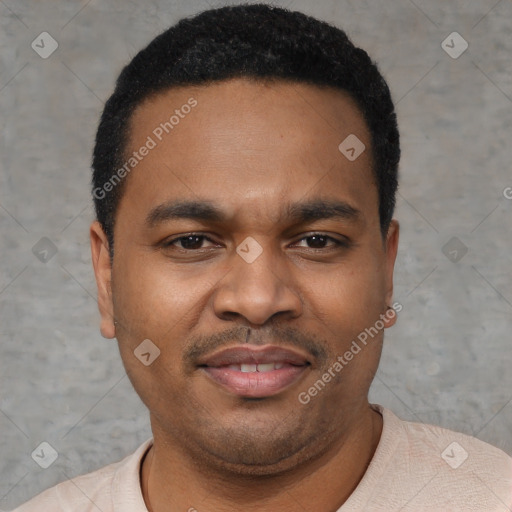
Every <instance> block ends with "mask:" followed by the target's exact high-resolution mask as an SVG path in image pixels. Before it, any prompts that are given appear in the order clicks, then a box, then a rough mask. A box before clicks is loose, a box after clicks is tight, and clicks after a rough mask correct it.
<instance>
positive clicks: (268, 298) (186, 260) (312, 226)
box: [91, 79, 398, 474]
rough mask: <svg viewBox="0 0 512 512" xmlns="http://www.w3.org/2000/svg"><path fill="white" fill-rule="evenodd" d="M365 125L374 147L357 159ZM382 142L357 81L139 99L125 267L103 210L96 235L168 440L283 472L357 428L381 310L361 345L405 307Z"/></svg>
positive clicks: (139, 386)
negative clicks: (377, 177) (378, 169)
mask: <svg viewBox="0 0 512 512" xmlns="http://www.w3.org/2000/svg"><path fill="white" fill-rule="evenodd" d="M185 105H189V107H190V108H189V107H185ZM173 114H174V115H175V118H174V119H171V116H172V115H173ZM178 118H179V120H178V121H177V119H178ZM170 119H171V121H170V122H169V120H170ZM165 122H168V124H167V125H165V124H164V123H165ZM163 127H165V128H166V129H164V128H163ZM350 134H354V135H356V136H357V138H358V139H359V140H360V141H362V143H363V144H364V145H365V147H366V149H365V150H364V151H363V152H362V153H361V154H360V155H359V156H358V157H357V158H356V159H355V160H353V159H352V161H351V160H349V159H348V158H347V157H346V156H345V155H344V154H343V153H342V152H341V151H340V150H339V149H338V146H339V145H340V143H341V142H342V141H343V140H344V139H345V138H346V137H347V136H349V135H350ZM150 139H151V141H150ZM143 146H146V147H150V149H149V150H148V151H144V150H140V148H141V147H143ZM370 147H371V145H370V135H369V132H368V129H367V127H366V124H365V122H364V120H363V118H362V116H361V114H360V113H359V111H358V109H357V107H356V106H355V104H354V102H353V101H352V100H351V99H350V98H349V97H348V96H347V95H345V94H344V93H342V92H340V91H337V90H331V89H327V88H319V87H315V86H310V85H305V84H290V83H285V82H277V83H273V84H270V83H266V84H265V83H261V82H254V81H249V80H245V79H235V80H230V81H225V82H221V83H217V84H214V85H209V86H203V87H185V88H179V89H172V90H169V91H167V92H165V93H162V94H159V95H157V96H155V97H153V98H151V99H150V100H147V101H145V102H144V103H143V104H141V105H140V106H139V107H138V109H137V110H136V112H135V113H134V115H133V117H132V121H131V138H130V141H129V147H128V150H127V158H128V157H130V155H132V153H133V152H134V151H137V152H138V156H139V157H140V160H137V164H136V165H135V166H134V167H133V170H131V171H130V174H129V176H128V178H127V183H126V187H125V190H124V195H123V198H122V200H121V202H120V205H119V208H118V211H117V214H116V224H115V231H114V240H115V255H114V259H113V265H112V268H111V267H110V262H109V257H108V245H107V241H106V237H105V235H104V233H103V232H102V230H101V228H100V227H99V225H98V224H97V223H94V224H93V225H92V226H91V240H92V253H93V262H94V266H95V272H96V278H97V282H98V289H99V305H100V311H101V315H102V324H101V329H102V333H103V335H104V336H105V337H114V336H115V337H117V339H118V342H119V348H120V353H121V357H122V359H123V362H124V365H125V368H126V370H127V373H128V375H129V377H130V379H131V381H132V383H133V386H134V388H135V390H136V391H137V393H138V394H139V395H140V397H141V399H142V400H143V401H144V403H145V404H146V406H147V407H148V409H149V411H150V415H151V423H152V428H153V434H154V438H155V445H156V443H157V442H162V443H165V444H166V445H167V446H172V447H173V450H174V451H175V453H176V454H177V455H176V456H180V454H181V456H183V457H191V458H197V460H201V461H202V463H203V464H210V465H212V466H215V467H218V468H224V469H227V470H229V471H236V472H238V473H243V472H245V473H252V474H255V473H258V474H271V473H275V472H277V471H283V470H286V469H289V468H291V467H294V466H296V465H298V464H300V463H302V462H304V461H306V460H311V459H313V458H315V457H318V456H320V455H321V454H323V453H325V452H326V451H328V450H329V449H330V448H332V447H333V446H334V445H335V444H336V443H339V442H341V440H342V439H343V438H344V436H346V435H347V433H348V432H350V431H351V429H354V428H355V426H356V425H357V423H358V421H359V418H360V417H361V415H362V414H364V411H366V410H367V409H368V402H367V394H368V389H369V387H370V383H371V381H372V378H373V376H374V373H375V371H376V369H377V365H378V361H379V357H380V351H381V344H382V338H383V329H382V323H381V325H380V329H379V332H378V334H377V335H375V336H374V337H373V338H368V341H367V343H366V345H363V344H362V343H358V344H359V346H360V349H361V350H360V351H359V352H357V353H354V352H356V350H355V349H354V350H352V354H353V357H352V358H350V359H351V360H347V359H348V358H347V357H344V354H345V353H347V351H350V348H351V346H352V347H353V344H352V342H353V340H357V337H358V335H360V333H361V332H363V331H364V330H365V329H368V328H370V327H372V326H375V325H376V323H377V324H379V322H378V321H379V319H382V318H383V316H382V315H383V314H384V313H385V312H386V307H387V306H388V305H390V304H391V301H392V277H393V265H394V261H395V256H396V249H397V243H398V225H397V223H396V221H393V222H392V224H391V226H390V229H389V232H388V234H387V238H385V239H383V238H382V235H381V231H380V224H379V214H378V195H377V188H376V185H375V182H374V179H373V175H372V170H371V167H372V160H371V152H370ZM142 153H145V156H142ZM349 155H350V153H349ZM114 320H115V321H116V324H115V325H114ZM393 322H394V320H393V319H387V317H386V318H385V319H384V326H385V327H388V326H390V325H392V324H393ZM144 340H150V342H148V341H146V342H145V344H144V345H141V343H142V342H143V341H144ZM138 347H139V348H138ZM158 351H159V352H158ZM141 353H142V354H144V355H142V356H141ZM137 354H138V356H139V357H137ZM340 356H341V357H342V358H343V361H344V364H342V363H341V362H340V359H339V357H340ZM336 362H338V364H339V365H342V368H341V369H340V367H339V366H337V365H336ZM326 374H328V375H330V378H329V377H325V375H326ZM322 379H323V380H322ZM319 380H320V381H322V382H323V384H324V385H323V386H322V385H321V384H319ZM315 390H316V392H315ZM319 433H321V434H322V435H319Z"/></svg>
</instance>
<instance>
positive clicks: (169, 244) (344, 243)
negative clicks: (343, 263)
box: [162, 232, 351, 252]
mask: <svg viewBox="0 0 512 512" xmlns="http://www.w3.org/2000/svg"><path fill="white" fill-rule="evenodd" d="M315 236H318V237H322V238H325V239H328V240H330V241H332V242H334V247H322V248H309V247H308V248H307V249H309V250H311V251H327V250H329V249H334V248H345V249H348V248H349V247H350V245H351V244H350V242H349V241H348V240H338V239H336V238H333V237H332V236H329V235H327V234H325V233H319V232H318V233H316V232H315V233H311V234H309V235H307V236H304V237H302V238H300V239H299V240H298V241H297V242H301V241H302V240H306V239H307V238H312V237H315ZM190 237H197V238H202V239H204V240H207V241H209V242H212V243H215V241H214V240H212V239H211V238H209V237H208V236H206V235H203V234H202V233H188V234H186V235H182V236H179V237H176V238H173V239H171V240H167V241H165V242H163V244H162V246H163V247H164V248H175V249H178V250H180V251H187V252H199V251H200V250H202V249H206V248H204V247H201V248H199V249H185V248H182V247H176V246H175V245H174V244H175V243H176V242H178V241H180V240H185V239H187V238H190ZM297 242H295V243H297Z"/></svg>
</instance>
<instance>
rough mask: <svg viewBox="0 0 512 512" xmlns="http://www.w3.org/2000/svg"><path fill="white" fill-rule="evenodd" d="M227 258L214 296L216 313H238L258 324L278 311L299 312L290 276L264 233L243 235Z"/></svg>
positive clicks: (299, 304)
mask: <svg viewBox="0 0 512 512" xmlns="http://www.w3.org/2000/svg"><path fill="white" fill-rule="evenodd" d="M230 260H231V261H230V265H231V266H232V267H231V269H230V271H229V272H228V273H227V274H226V276H225V278H224V279H223V280H222V283H221V286H220V288H219V290H218V291H217V294H216V297H215V310H216V313H217V314H218V315H225V314H226V313H230V314H238V315H242V316H244V317H245V318H246V319H247V320H249V321H250V322H251V323H255V324H256V323H257V324H261V323H264V322H265V321H266V320H267V319H268V318H270V317H271V316H273V315H274V314H276V313H278V312H284V311H287V312H292V314H293V315H298V314H299V313H300V306H301V303H300V299H299V297H298V295H297V293H296V291H295V290H294V287H293V283H291V279H292V276H291V275H289V273H288V272H287V266H286V263H285V262H284V261H282V258H281V256H280V255H279V253H278V251H276V250H275V248H274V247H272V245H271V240H270V239H269V238H268V237H267V238H265V237H259V241H258V240H256V238H254V237H251V236H248V237H246V238H245V239H244V240H243V241H242V242H241V243H240V244H239V245H238V246H237V247H236V253H233V254H232V256H231V258H230Z"/></svg>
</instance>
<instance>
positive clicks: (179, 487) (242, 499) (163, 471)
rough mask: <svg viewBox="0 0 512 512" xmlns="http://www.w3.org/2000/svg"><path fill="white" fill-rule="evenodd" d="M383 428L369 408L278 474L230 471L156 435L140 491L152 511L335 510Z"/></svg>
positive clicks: (354, 484) (368, 458) (351, 487)
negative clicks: (319, 450)
mask: <svg viewBox="0 0 512 512" xmlns="http://www.w3.org/2000/svg"><path fill="white" fill-rule="evenodd" d="M154 433H155V432H154ZM381 433H382V416H381V415H380V413H378V412H377V411H374V410H373V409H370V408H369V407H368V409H367V411H366V413H365V415H364V417H361V418H360V419H359V420H358V421H357V422H356V423H355V424H354V425H353V428H352V429H351V431H350V432H348V433H346V434H345V435H342V436H341V437H340V438H339V439H338V440H337V442H335V443H334V444H333V445H332V446H331V447H330V448H329V450H328V451H326V452H325V453H323V454H321V455H320V456H318V457H316V458H314V459H311V460H310V461H308V462H306V463H304V464H302V465H300V466H298V467H295V468H293V469H291V470H289V471H286V472H282V473H279V474H277V475H274V476H269V475H265V476H250V475H241V474H236V473H233V472H231V473H229V474H228V473H227V472H223V471H222V470H219V468H218V467H217V468H214V467H211V466H210V465H208V464H206V463H204V462H202V461H197V460H192V459H191V458H190V457H188V458H187V456H186V455H184V454H182V453H181V452H180V450H179V448H178V447H177V445H174V443H173V442H169V441H168V440H167V439H163V438H162V437H161V436H159V435H155V436H154V444H153V446H152V447H151V449H150V450H149V451H148V453H147V454H146V456H145V457H144V460H143V461H142V464H141V488H142V494H143V497H144V500H145V502H146V506H147V509H148V510H149V512H174V511H183V510H187V511H190V512H194V511H195V510H197V511H201V510H208V511H209V512H224V511H228V510H233V509H236V510H238V509H240V510H242V509H243V510H244V512H253V511H254V512H255V511H259V512H261V511H267V510H268V511H274V510H281V511H284V512H303V511H304V510H317V511H319V512H333V511H335V510H337V509H338V508H339V507H341V505H342V504H343V503H344V502H345V501H346V500H347V499H348V497H349V496H350V495H351V494H352V492H353V491H354V489H355V488H356V487H357V485H358V483H359V482H360V480H361V479H362V477H363V475H364V473H365V472H366V469H367V467H368V465H369V463H370V461H371V459H372V457H373V455H374V453H375V450H376V448H377V445H378V443H379V440H380V436H381ZM318 489H322V492H321V493H318Z"/></svg>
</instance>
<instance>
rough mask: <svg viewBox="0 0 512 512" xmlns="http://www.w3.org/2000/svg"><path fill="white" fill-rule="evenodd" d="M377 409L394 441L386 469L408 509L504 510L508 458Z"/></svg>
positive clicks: (510, 477)
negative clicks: (399, 483) (398, 484)
mask: <svg viewBox="0 0 512 512" xmlns="http://www.w3.org/2000/svg"><path fill="white" fill-rule="evenodd" d="M381 413H382V414H383V417H384V424H385V425H386V424H387V428H388V431H387V434H386V435H388V436H389V438H391V439H394V440H395V443H394V449H393V454H392V455H391V454H390V457H389V469H391V470H392V472H394V473H395V476H396V477H398V478H400V479H401V480H402V482H403V485H404V486H405V488H404V489H403V490H402V492H403V495H404V496H405V497H407V498H408V499H409V504H408V506H410V507H411V510H413V509H414V508H416V510H438V509H439V510H442V509H443V507H445V508H444V509H446V510H482V511H483V510H486V511H494V510H510V508H509V507H511V506H512V457H510V456H509V455H507V454H506V453H505V452H504V451H502V450H500V449H499V448H496V447H494V446H492V445H490V444H488V443H486V442H484V441H481V440H479V439H477V438H475V437H472V436H469V435H466V434H462V433H460V432H455V431H452V430H449V429H446V428H442V427H438V426H434V425H429V424H424V423H416V422H410V421H403V420H400V419H399V418H397V417H396V416H395V415H394V414H393V413H392V412H391V411H389V410H387V409H384V408H381ZM422 507H423V508H422ZM429 507H432V508H429ZM436 507H437V508H436ZM404 510H409V508H407V507H406V508H405V509H404Z"/></svg>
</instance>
